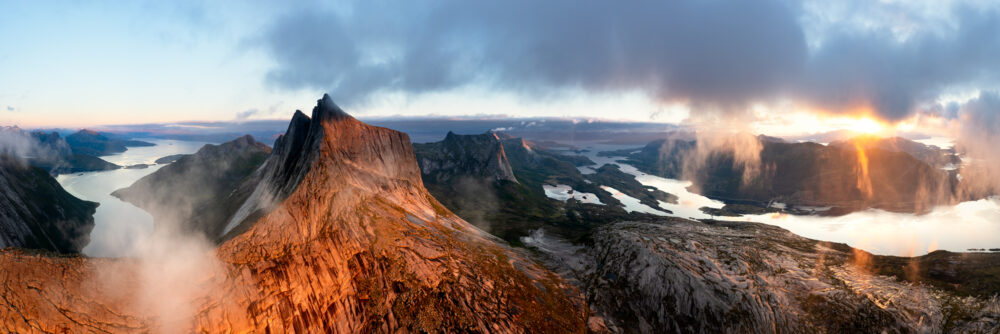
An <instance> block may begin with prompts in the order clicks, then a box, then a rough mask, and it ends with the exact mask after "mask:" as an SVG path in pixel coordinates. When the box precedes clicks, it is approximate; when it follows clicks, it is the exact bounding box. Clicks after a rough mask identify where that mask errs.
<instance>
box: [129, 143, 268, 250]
mask: <svg viewBox="0 0 1000 334" xmlns="http://www.w3.org/2000/svg"><path fill="white" fill-rule="evenodd" d="M270 153H271V148H270V147H268V146H267V145H264V144H263V143H259V142H257V141H255V140H254V139H253V137H251V136H250V135H246V136H243V137H240V138H237V139H235V140H232V141H229V142H226V143H222V144H219V145H211V144H208V145H205V146H203V147H202V148H201V149H199V150H198V152H196V153H194V154H191V155H184V156H182V157H180V158H179V159H178V160H177V161H174V162H173V163H171V164H169V165H167V166H164V167H163V168H160V169H159V170H157V171H156V172H153V173H152V174H149V175H146V176H144V177H143V178H141V179H139V180H138V181H136V182H135V183H133V184H132V185H131V186H129V187H127V188H123V189H119V190H116V191H115V192H113V193H112V195H113V196H115V197H118V198H121V199H122V200H124V201H126V202H129V203H132V204H133V205H135V206H137V207H139V208H142V209H143V210H146V211H147V212H149V213H150V214H152V215H153V218H154V220H155V222H156V224H157V226H158V227H161V228H162V226H161V225H164V224H167V225H170V227H171V228H176V229H179V230H180V231H184V232H191V233H201V234H203V235H205V236H206V237H209V238H210V239H214V238H216V237H218V236H219V235H221V234H222V230H223V228H225V222H226V219H227V218H228V217H230V216H232V214H233V213H234V212H235V210H236V206H238V205H240V204H242V201H243V200H245V198H239V197H233V196H231V195H234V190H236V188H237V187H238V186H239V185H240V184H241V182H243V181H244V180H245V179H246V177H247V176H249V175H250V174H251V173H253V172H254V171H255V170H257V168H258V167H260V165H261V164H262V163H263V162H264V160H265V159H266V158H267V156H268V154H270Z"/></svg>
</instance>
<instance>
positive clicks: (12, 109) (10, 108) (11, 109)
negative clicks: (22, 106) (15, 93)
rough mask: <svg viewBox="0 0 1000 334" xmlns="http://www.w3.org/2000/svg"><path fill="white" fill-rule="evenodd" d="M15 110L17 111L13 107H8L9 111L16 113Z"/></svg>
mask: <svg viewBox="0 0 1000 334" xmlns="http://www.w3.org/2000/svg"><path fill="white" fill-rule="evenodd" d="M14 110H16V109H14V107H12V106H7V111H14Z"/></svg>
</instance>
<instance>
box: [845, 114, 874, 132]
mask: <svg viewBox="0 0 1000 334" xmlns="http://www.w3.org/2000/svg"><path fill="white" fill-rule="evenodd" d="M848 129H849V130H852V131H855V132H860V133H864V134H869V135H873V134H878V133H880V132H882V124H881V123H879V122H878V121H876V120H874V119H871V118H868V117H865V118H860V119H857V120H855V121H854V122H853V124H851V125H850V126H849V128H848Z"/></svg>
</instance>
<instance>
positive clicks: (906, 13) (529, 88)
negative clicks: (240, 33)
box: [256, 0, 1000, 120]
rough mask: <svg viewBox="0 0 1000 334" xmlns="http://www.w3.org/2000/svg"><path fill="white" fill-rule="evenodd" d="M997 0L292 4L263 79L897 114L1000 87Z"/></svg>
mask: <svg viewBox="0 0 1000 334" xmlns="http://www.w3.org/2000/svg"><path fill="white" fill-rule="evenodd" d="M833 6H841V7H844V8H834V7H833ZM941 6H943V8H939V7H941ZM987 6H991V7H990V8H981V7H975V6H972V5H967V4H956V5H952V4H950V3H949V4H945V5H935V2H914V3H905V4H898V3H894V2H886V3H882V2H879V3H872V2H869V1H848V2H841V3H837V4H828V3H827V2H820V1H804V2H792V1H779V0H765V1H754V2H747V1H736V0H720V1H683V0H682V1H666V2H653V1H649V2H645V1H637V2H627V3H620V2H603V1H546V2H534V1H520V0H515V1H504V2H475V1H454V2H433V3H427V2H420V3H405V4H399V3H393V4H385V3H380V2H361V3H355V4H354V5H353V6H350V7H349V8H348V9H346V10H339V11H337V10H322V9H315V8H310V9H308V10H301V11H292V12H291V13H288V14H284V15H282V16H279V17H278V18H276V19H275V20H274V21H273V22H270V24H267V25H265V29H264V31H265V32H264V33H263V35H262V36H261V37H260V38H259V39H258V40H256V42H258V43H259V46H261V47H262V49H263V50H264V51H265V52H266V53H267V54H269V55H270V56H271V57H272V58H273V60H274V61H275V65H274V67H273V68H271V69H270V71H269V72H268V74H267V76H266V81H267V82H268V83H270V84H271V85H273V86H276V87H278V88H283V89H289V90H296V89H319V90H324V91H330V92H332V93H333V94H334V95H335V96H337V97H338V101H341V102H343V103H345V104H352V103H364V102H366V101H369V100H371V99H374V98H378V97H379V94H382V93H396V92H402V93H405V94H411V95H417V94H423V93H430V92H441V91H448V90H452V89H457V88H461V87H464V86H470V85H481V86H485V87H489V88H492V89H496V90H502V91H511V92H516V93H519V94H521V95H522V96H525V97H529V98H530V97H535V98H542V97H551V96H552V94H558V93H560V92H563V91H567V90H573V89H582V90H583V91H585V92H588V93H616V92H625V91H641V92H643V93H645V94H647V95H648V96H650V97H652V98H654V99H656V100H659V101H681V102H686V103H689V104H691V105H692V106H694V107H696V108H693V109H694V110H695V111H696V113H697V112H704V111H705V110H723V111H739V112H742V111H745V110H746V109H747V108H746V107H747V106H748V105H749V104H752V103H765V104H766V103H772V102H777V101H782V100H789V99H790V100H794V101H796V102H798V103H802V104H804V105H808V106H810V107H815V108H820V109H824V110H830V111H833V112H838V111H848V110H853V109H854V108H855V107H857V106H860V105H866V106H870V107H871V108H874V111H875V112H876V113H878V114H879V115H880V116H882V117H883V118H886V119H890V120H896V119H901V118H903V117H905V116H907V115H909V114H911V113H912V112H913V111H914V110H915V109H916V108H917V107H918V106H919V105H922V104H927V103H929V102H933V101H934V99H935V98H937V97H938V96H939V95H940V94H942V93H943V92H945V91H947V90H948V89H955V87H959V88H961V87H963V86H968V85H974V86H976V87H978V86H983V85H987V86H988V85H998V84H1000V82H998V78H1000V73H997V72H998V69H1000V57H994V56H993V55H996V54H998V51H1000V37H998V36H1000V35H998V34H996V31H1000V11H998V10H997V8H996V6H995V5H989V4H987ZM858 9H861V12H862V13H865V14H864V15H859V14H854V13H857V11H856V10H858ZM828 13H842V14H840V15H832V14H831V15H827V14H828ZM828 16H830V17H828ZM914 22H916V23H914ZM921 22H930V23H927V25H928V26H932V27H933V29H932V28H927V27H924V26H923V25H921Z"/></svg>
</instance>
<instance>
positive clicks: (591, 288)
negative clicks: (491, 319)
mask: <svg viewBox="0 0 1000 334" xmlns="http://www.w3.org/2000/svg"><path fill="white" fill-rule="evenodd" d="M593 240H594V244H593V246H591V247H590V248H589V249H588V250H583V249H565V247H562V249H561V248H559V247H555V246H558V243H557V242H552V241H549V242H547V243H544V244H543V246H545V247H544V248H543V249H544V250H543V251H545V252H547V253H549V254H553V255H554V257H555V258H554V259H553V260H554V262H555V263H558V265H559V266H562V267H563V268H565V270H566V271H568V272H570V274H568V276H575V277H577V278H578V281H579V282H580V283H579V284H581V285H582V286H584V289H585V290H586V292H587V295H588V303H589V305H590V306H591V307H592V308H594V309H596V310H598V311H599V313H603V314H604V315H605V316H606V318H605V319H607V320H608V322H607V323H608V325H609V327H610V329H612V330H621V331H625V332H660V333H765V332H766V333H770V332H779V333H879V332H885V333H927V332H929V333H936V332H955V333H967V332H983V333H989V332H994V331H996V330H997V329H1000V321H998V320H997V319H1000V318H998V316H1000V301H998V300H997V299H996V298H990V297H989V296H988V295H986V296H980V297H961V296H960V295H956V294H954V293H952V292H949V291H944V290H939V289H936V288H933V287H931V286H928V285H923V284H920V285H917V284H913V283H911V282H904V281H901V280H898V279H896V278H894V277H889V276H881V275H877V270H876V267H875V266H873V265H872V263H878V262H881V261H884V259H883V258H884V257H879V256H874V255H871V254H868V253H866V252H863V251H860V250H855V249H852V248H850V247H848V246H846V245H843V244H833V243H828V242H820V241H815V240H810V239H806V238H802V237H799V236H796V235H794V234H791V233H789V232H788V231H785V230H783V229H780V228H777V227H773V226H768V225H763V224H755V223H743V222H706V223H702V222H696V221H690V220H684V219H660V220H656V221H647V222H623V223H617V224H611V225H607V226H604V227H601V228H599V229H598V230H597V231H596V233H595V234H594V239H593ZM553 245H554V246H553ZM581 254H583V255H581ZM914 260H916V261H918V262H920V261H919V259H914ZM959 263H961V262H959ZM957 266H959V267H961V266H963V265H962V264H958V265H957Z"/></svg>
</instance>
